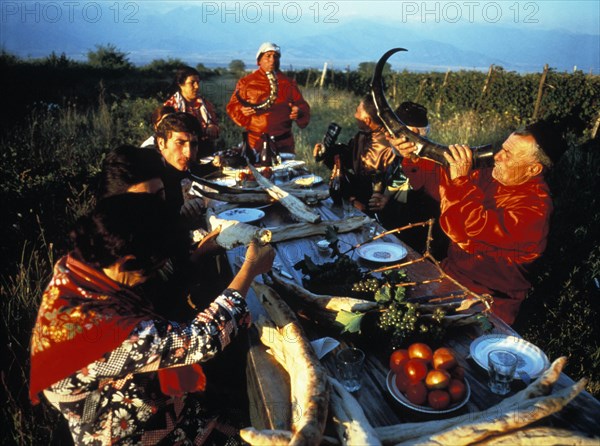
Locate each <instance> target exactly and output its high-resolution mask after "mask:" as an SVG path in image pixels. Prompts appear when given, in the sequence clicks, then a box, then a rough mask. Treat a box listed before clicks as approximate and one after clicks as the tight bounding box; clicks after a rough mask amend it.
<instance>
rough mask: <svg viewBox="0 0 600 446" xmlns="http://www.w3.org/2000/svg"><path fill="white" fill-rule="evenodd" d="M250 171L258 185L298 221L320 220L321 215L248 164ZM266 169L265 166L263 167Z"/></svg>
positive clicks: (314, 221)
mask: <svg viewBox="0 0 600 446" xmlns="http://www.w3.org/2000/svg"><path fill="white" fill-rule="evenodd" d="M248 168H249V169H250V171H251V172H252V173H253V174H254V177H255V178H256V181H257V182H258V185H259V186H260V187H261V188H262V189H263V190H264V191H265V192H266V193H267V194H269V195H270V196H271V197H273V198H275V199H276V200H277V201H278V202H279V203H281V204H282V205H283V206H285V207H286V209H287V210H288V211H290V213H291V214H292V215H294V216H295V217H296V218H297V219H299V220H300V221H306V222H309V223H319V222H320V221H321V215H319V214H317V213H315V212H314V211H313V210H312V209H311V208H309V207H308V206H307V205H306V204H304V202H303V201H302V200H300V199H298V198H296V197H295V196H293V195H291V194H290V193H289V192H286V191H285V190H283V189H281V188H280V187H278V186H275V185H274V184H273V183H271V182H270V181H269V180H268V179H267V178H266V177H265V176H264V175H262V174H261V172H259V171H258V170H257V169H256V167H254V166H248ZM265 169H266V168H265Z"/></svg>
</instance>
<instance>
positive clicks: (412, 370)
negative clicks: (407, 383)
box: [404, 358, 427, 382]
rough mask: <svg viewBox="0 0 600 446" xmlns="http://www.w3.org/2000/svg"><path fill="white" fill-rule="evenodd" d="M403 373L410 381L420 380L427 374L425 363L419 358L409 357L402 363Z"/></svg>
mask: <svg viewBox="0 0 600 446" xmlns="http://www.w3.org/2000/svg"><path fill="white" fill-rule="evenodd" d="M404 374H405V375H406V376H408V377H409V378H410V380H411V381H413V382H415V381H422V380H423V379H425V377H426V376H427V363H426V362H425V361H424V360H422V359H421V358H410V359H409V360H408V361H406V362H405V363H404Z"/></svg>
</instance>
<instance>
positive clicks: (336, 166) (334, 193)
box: [329, 155, 344, 206]
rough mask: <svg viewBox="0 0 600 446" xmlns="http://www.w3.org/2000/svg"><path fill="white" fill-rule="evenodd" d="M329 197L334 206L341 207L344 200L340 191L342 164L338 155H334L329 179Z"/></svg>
mask: <svg viewBox="0 0 600 446" xmlns="http://www.w3.org/2000/svg"><path fill="white" fill-rule="evenodd" d="M329 196H330V197H331V200H332V201H333V204H334V205H336V206H341V205H342V203H343V200H344V196H343V190H342V163H341V160H340V156H339V155H335V157H334V162H333V169H332V170H331V178H330V179H329Z"/></svg>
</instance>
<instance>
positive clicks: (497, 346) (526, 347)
mask: <svg viewBox="0 0 600 446" xmlns="http://www.w3.org/2000/svg"><path fill="white" fill-rule="evenodd" d="M469 350H470V353H471V357H472V358H473V359H474V360H475V362H476V363H477V364H479V365H480V366H481V367H483V368H484V369H485V370H487V369H488V357H487V356H488V353H489V352H490V351H491V350H507V351H509V352H511V353H514V354H515V355H516V356H517V358H518V362H517V371H516V372H515V376H514V379H521V374H524V373H526V374H527V375H529V377H530V378H531V379H535V378H537V377H538V376H540V375H541V374H542V373H543V372H544V370H546V369H547V368H548V367H549V366H550V361H549V360H548V357H547V356H546V354H545V353H544V352H543V351H542V350H540V349H539V348H538V347H536V346H535V345H533V344H532V343H531V342H527V341H526V340H525V339H521V338H517V337H515V336H508V335H504V334H491V335H484V336H480V337H478V338H477V339H475V340H474V341H473V342H471V346H470V347H469ZM519 372H520V373H519Z"/></svg>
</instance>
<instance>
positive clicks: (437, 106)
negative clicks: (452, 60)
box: [435, 69, 450, 115]
mask: <svg viewBox="0 0 600 446" xmlns="http://www.w3.org/2000/svg"><path fill="white" fill-rule="evenodd" d="M449 77H450V69H448V71H446V75H445V76H444V82H442V86H441V87H440V91H439V92H438V98H437V101H436V103H435V112H436V114H438V115H439V114H440V109H441V108H442V96H443V95H444V89H445V88H446V85H448V78H449Z"/></svg>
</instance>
